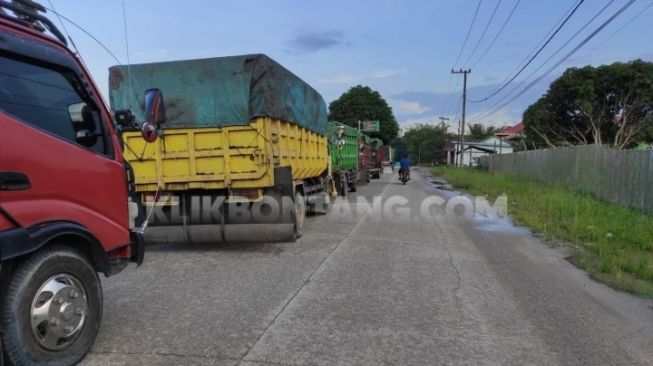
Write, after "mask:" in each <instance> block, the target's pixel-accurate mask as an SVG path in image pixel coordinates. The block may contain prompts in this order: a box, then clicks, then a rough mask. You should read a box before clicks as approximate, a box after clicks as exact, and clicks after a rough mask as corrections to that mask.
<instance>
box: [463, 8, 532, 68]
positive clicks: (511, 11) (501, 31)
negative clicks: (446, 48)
mask: <svg viewBox="0 0 653 366" xmlns="http://www.w3.org/2000/svg"><path fill="white" fill-rule="evenodd" d="M520 2H521V0H517V1H516V2H515V5H514V6H513V7H512V10H510V14H508V18H506V20H505V21H504V22H503V25H502V26H501V28H500V29H499V32H497V34H496V35H495V36H494V39H492V42H490V44H489V45H488V46H487V48H486V49H485V51H483V54H482V55H481V57H479V58H478V60H476V62H474V64H473V65H472V66H471V68H474V67H476V65H478V63H479V62H481V60H482V59H483V57H485V55H487V53H488V52H489V51H490V49H491V48H492V46H494V43H496V41H497V39H499V36H500V35H501V33H503V30H504V28H506V25H508V22H509V21H510V19H511V18H512V15H513V14H514V13H515V10H517V6H518V5H519V3H520Z"/></svg>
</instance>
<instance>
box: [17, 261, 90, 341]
mask: <svg viewBox="0 0 653 366" xmlns="http://www.w3.org/2000/svg"><path fill="white" fill-rule="evenodd" d="M87 313H88V300H87V298H86V292H85V291H84V288H83V286H82V285H81V283H80V281H79V280H78V279H77V278H75V277H74V276H71V275H69V274H59V275H55V276H52V277H50V278H49V279H48V280H47V281H45V282H44V283H43V285H41V288H40V289H39V290H38V291H37V292H36V294H35V296H34V300H33V301H32V307H31V311H30V321H31V325H32V332H33V333H34V336H35V337H36V339H37V340H38V343H39V344H40V345H41V346H42V347H43V348H45V349H48V350H61V349H63V348H66V347H68V346H69V345H70V344H71V343H72V342H73V341H74V340H75V339H76V338H77V336H78V335H79V333H80V332H81V330H82V328H83V326H84V323H85V321H86V316H87Z"/></svg>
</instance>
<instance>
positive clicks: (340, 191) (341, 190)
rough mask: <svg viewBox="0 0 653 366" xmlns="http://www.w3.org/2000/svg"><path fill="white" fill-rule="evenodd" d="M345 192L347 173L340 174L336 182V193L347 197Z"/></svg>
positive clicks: (346, 190) (347, 188)
mask: <svg viewBox="0 0 653 366" xmlns="http://www.w3.org/2000/svg"><path fill="white" fill-rule="evenodd" d="M347 192H349V180H348V179H347V174H346V173H343V174H340V179H339V184H338V194H339V195H340V196H341V197H342V198H347Z"/></svg>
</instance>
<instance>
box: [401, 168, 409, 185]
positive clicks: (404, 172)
mask: <svg viewBox="0 0 653 366" xmlns="http://www.w3.org/2000/svg"><path fill="white" fill-rule="evenodd" d="M399 180H400V181H401V183H403V184H406V182H408V181H409V180H410V176H409V173H408V171H407V170H403V169H400V170H399Z"/></svg>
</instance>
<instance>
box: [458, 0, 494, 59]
mask: <svg viewBox="0 0 653 366" xmlns="http://www.w3.org/2000/svg"><path fill="white" fill-rule="evenodd" d="M501 1H503V0H498V1H497V5H496V6H495V7H494V10H492V15H490V19H489V20H488V22H487V24H485V28H483V32H481V36H480V37H479V38H478V41H477V42H476V45H475V46H474V49H472V53H470V54H469V57H468V58H467V61H465V63H464V64H463V65H467V64H468V63H469V61H471V60H472V57H474V55H475V54H476V50H478V46H480V45H481V42H482V41H483V38H485V34H486V33H487V29H488V28H489V27H490V24H492V21H493V20H494V16H495V15H496V14H497V10H498V9H499V6H500V5H501Z"/></svg>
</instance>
